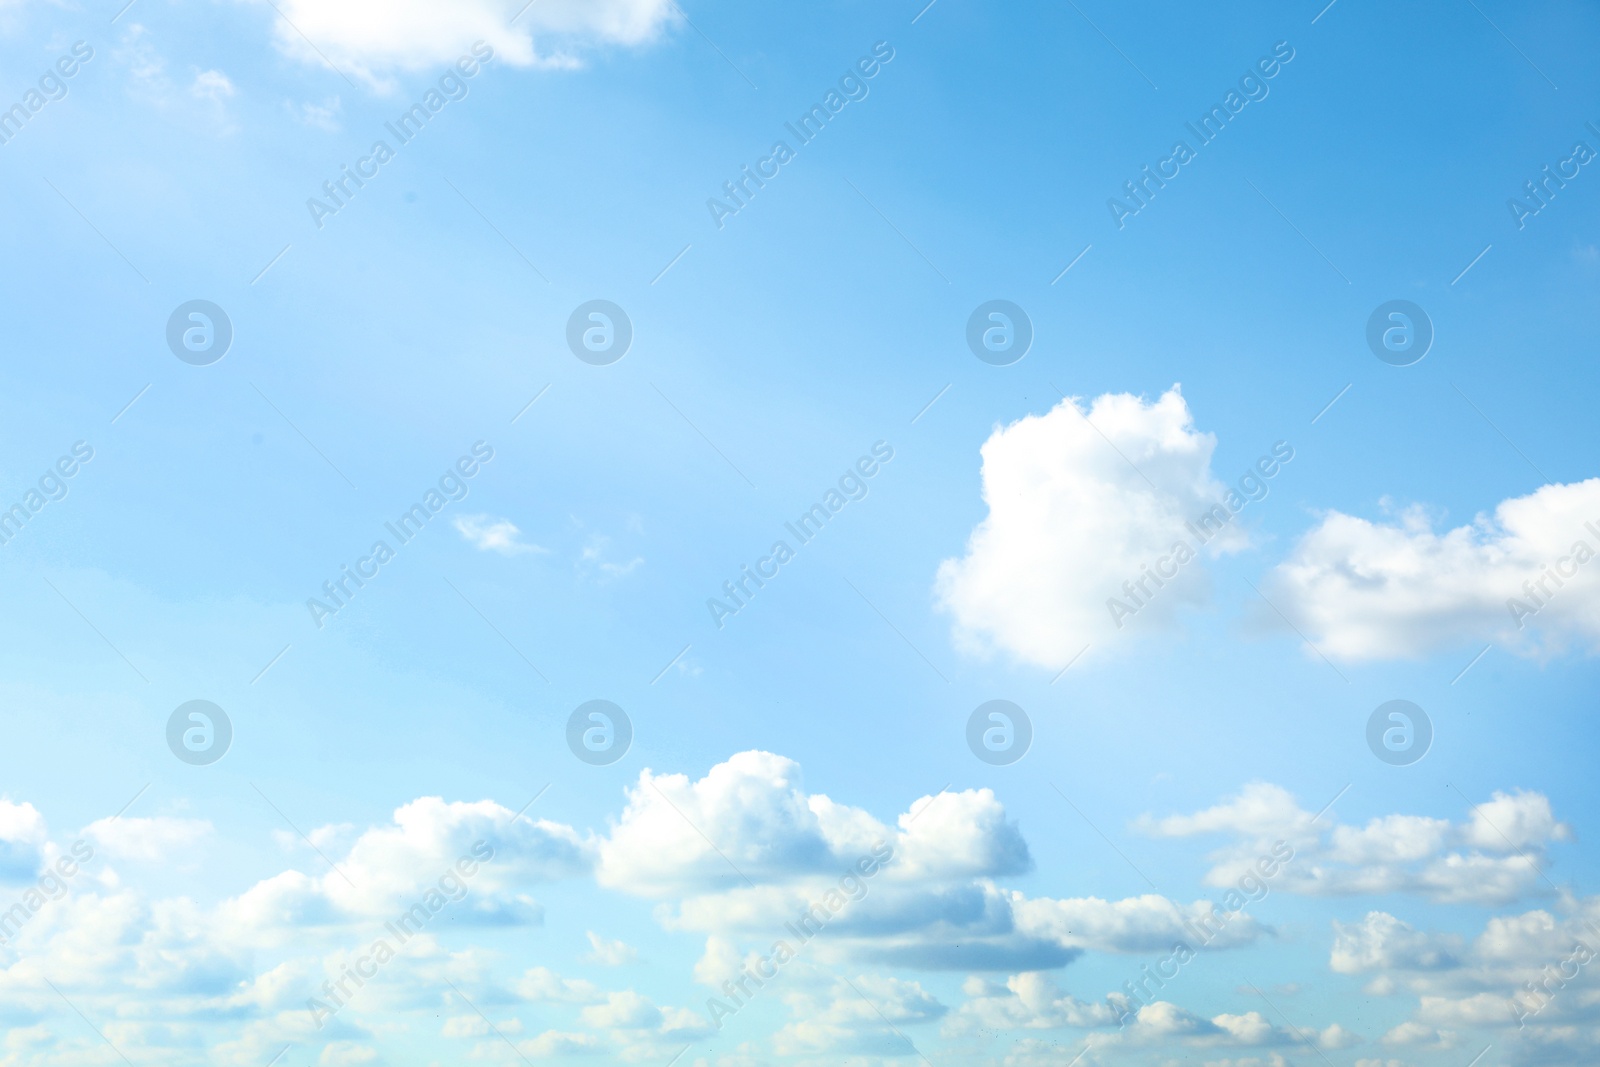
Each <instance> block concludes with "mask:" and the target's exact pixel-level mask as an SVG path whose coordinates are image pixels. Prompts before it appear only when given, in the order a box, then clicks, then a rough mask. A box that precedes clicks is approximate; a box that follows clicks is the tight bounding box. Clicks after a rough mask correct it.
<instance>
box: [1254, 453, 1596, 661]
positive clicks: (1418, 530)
mask: <svg viewBox="0 0 1600 1067" xmlns="http://www.w3.org/2000/svg"><path fill="white" fill-rule="evenodd" d="M1597 553H1600V478H1591V479H1589V480H1588V481H1584V482H1577V483H1574V484H1570V485H1561V484H1556V485H1546V486H1544V487H1542V488H1540V489H1538V490H1537V491H1535V492H1533V493H1530V494H1528V495H1527V496H1521V497H1514V498H1512V499H1510V500H1506V501H1503V502H1501V503H1500V505H1499V506H1498V507H1496V508H1495V509H1494V513H1493V514H1492V515H1479V516H1478V517H1477V518H1476V519H1474V520H1473V521H1472V522H1471V523H1469V524H1467V525H1464V526H1457V527H1455V528H1454V529H1449V530H1445V531H1443V532H1439V531H1436V530H1435V529H1434V523H1433V522H1431V521H1430V520H1429V518H1428V516H1427V514H1426V513H1425V512H1424V511H1423V510H1422V509H1420V508H1411V509H1408V510H1406V511H1404V512H1402V513H1401V514H1400V515H1399V516H1397V517H1396V518H1395V519H1393V520H1392V521H1388V522H1373V521H1371V520H1368V519H1363V518H1357V517H1355V516H1352V515H1345V514H1343V513H1341V512H1337V511H1335V512H1330V513H1329V514H1327V515H1325V516H1323V518H1322V520H1321V522H1320V523H1318V525H1317V526H1316V527H1314V528H1313V529H1312V530H1311V531H1310V532H1308V533H1307V534H1306V535H1305V536H1304V537H1302V538H1301V539H1300V542H1299V543H1298V544H1297V545H1296V546H1295V548H1294V550H1293V552H1292V553H1291V555H1290V556H1289V558H1288V559H1287V560H1285V561H1284V562H1283V563H1281V564H1279V565H1278V567H1277V568H1276V569H1275V570H1274V572H1273V574H1272V576H1271V579H1270V584H1271V587H1272V592H1271V593H1270V594H1269V595H1270V596H1271V599H1272V601H1273V603H1274V604H1276V605H1277V606H1278V607H1279V608H1280V609H1281V610H1282V611H1283V612H1284V613H1285V614H1286V615H1287V616H1288V617H1289V618H1290V619H1291V620H1292V621H1293V622H1294V624H1295V625H1296V626H1297V627H1298V628H1299V629H1300V630H1301V631H1303V632H1304V633H1305V634H1306V636H1308V637H1309V638H1310V639H1311V640H1312V642H1314V643H1315V644H1316V646H1317V647H1318V648H1319V649H1321V650H1322V652H1323V653H1324V654H1325V655H1328V656H1332V657H1335V658H1339V659H1343V660H1379V659H1397V658H1405V657H1416V656H1421V655H1424V654H1426V653H1429V652H1432V651H1434V650H1436V649H1440V648H1445V647H1451V646H1455V645H1468V646H1470V645H1472V644H1482V643H1490V642H1492V643H1495V644H1498V645H1500V646H1502V647H1504V648H1507V649H1511V650H1514V651H1518V652H1522V653H1526V654H1534V655H1550V654H1555V653H1559V652H1562V651H1566V650H1571V649H1577V650H1581V651H1583V652H1586V653H1589V654H1593V653H1594V652H1596V651H1600V563H1596V562H1595V561H1594V557H1595V555H1596V554H1597Z"/></svg>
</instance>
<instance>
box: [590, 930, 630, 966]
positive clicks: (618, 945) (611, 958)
mask: <svg viewBox="0 0 1600 1067" xmlns="http://www.w3.org/2000/svg"><path fill="white" fill-rule="evenodd" d="M587 933H588V935H589V952H588V954H587V955H586V956H584V959H586V960H588V961H589V962H590V963H598V964H600V965H601V966H604V967H621V966H623V965H624V964H628V963H632V962H634V961H635V960H637V959H638V958H639V950H638V949H636V948H634V947H633V946H632V945H630V944H628V943H626V942H624V941H607V940H606V939H605V938H603V937H601V936H600V935H599V934H597V933H595V932H594V931H593V930H589V931H587Z"/></svg>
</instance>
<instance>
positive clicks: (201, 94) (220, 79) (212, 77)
mask: <svg viewBox="0 0 1600 1067" xmlns="http://www.w3.org/2000/svg"><path fill="white" fill-rule="evenodd" d="M236 91H237V90H235V89H234V87H233V82H231V81H230V80H228V76H227V75H226V74H224V73H222V71H220V70H202V71H199V72H197V73H196V74H195V76H194V81H192V82H190V83H189V95H190V96H192V97H194V98H195V99H196V100H209V101H211V102H212V103H213V104H220V103H222V102H223V101H224V100H227V99H230V98H231V97H232V96H233V95H234V93H235V92H236Z"/></svg>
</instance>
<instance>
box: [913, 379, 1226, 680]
mask: <svg viewBox="0 0 1600 1067" xmlns="http://www.w3.org/2000/svg"><path fill="white" fill-rule="evenodd" d="M1215 448H1216V438H1215V437H1213V436H1212V435H1211V434H1209V433H1201V432H1199V431H1197V430H1196V429H1195V428H1194V420H1193V418H1192V416H1191V415H1190V413H1189V406H1188V404H1187V403H1186V402H1185V401H1184V398H1183V394H1182V392H1180V390H1179V387H1178V386H1176V385H1175V386H1173V387H1172V388H1171V389H1170V390H1169V391H1168V392H1166V393H1165V394H1163V395H1162V396H1161V398H1160V399H1158V400H1156V401H1154V402H1147V401H1145V400H1143V399H1142V398H1140V397H1136V396H1130V395H1127V394H1111V393H1107V394H1105V395H1104V396H1100V397H1098V398H1096V399H1095V400H1094V402H1093V404H1091V405H1090V406H1089V409H1088V410H1087V411H1085V410H1084V409H1083V408H1082V407H1081V406H1080V405H1079V403H1078V401H1077V400H1075V399H1066V400H1063V401H1062V402H1061V403H1060V404H1058V405H1057V406H1056V407H1055V408H1053V409H1052V410H1051V411H1049V412H1047V413H1046V414H1044V415H1030V416H1028V417H1027V418H1024V419H1021V420H1019V421H1017V422H1014V423H1012V424H1011V425H1009V426H1004V427H1001V428H999V429H996V430H995V431H994V433H993V434H991V435H990V437H989V439H988V440H987V441H986V442H984V444H983V447H982V449H981V454H982V457H983V473H982V478H983V500H984V503H985V504H986V505H987V506H988V508H989V514H988V516H987V517H986V518H985V519H984V520H983V521H982V522H981V523H979V524H978V526H977V528H976V529H974V530H973V531H972V535H971V537H970V538H969V539H968V541H967V547H966V553H965V555H964V556H962V557H961V558H959V559H947V560H945V561H944V562H943V563H942V564H940V566H939V574H938V580H937V590H936V591H937V596H938V601H939V605H940V607H941V608H942V609H943V610H944V611H946V612H948V613H949V614H950V615H951V616H953V618H954V620H955V638H956V642H957V644H958V645H959V646H960V647H962V648H963V649H965V650H967V651H970V652H975V653H979V654H985V653H988V652H991V651H993V650H1000V651H1003V652H1006V653H1008V654H1010V655H1011V656H1013V657H1015V658H1016V659H1018V660H1020V661H1023V662H1026V663H1031V664H1034V665H1036V666H1040V667H1044V668H1046V669H1050V670H1059V669H1060V668H1061V667H1062V666H1064V665H1065V664H1067V663H1069V662H1070V661H1071V660H1072V659H1073V658H1074V657H1076V656H1077V655H1078V654H1079V653H1080V652H1081V651H1082V650H1083V649H1084V648H1085V647H1087V646H1089V645H1091V644H1093V643H1095V642H1098V641H1104V640H1106V639H1107V638H1109V637H1111V636H1112V635H1114V634H1116V633H1117V631H1118V628H1119V626H1118V620H1117V619H1114V618H1113V614H1112V612H1111V610H1110V608H1109V607H1108V599H1109V598H1113V597H1115V598H1118V599H1120V600H1122V601H1123V602H1124V604H1125V605H1126V604H1127V603H1128V602H1129V601H1130V598H1131V600H1132V602H1133V603H1135V604H1137V603H1138V602H1139V601H1141V600H1143V601H1147V603H1146V605H1145V606H1144V607H1143V608H1141V609H1140V610H1139V611H1138V624H1139V625H1146V624H1150V623H1153V624H1158V625H1159V624H1161V623H1162V622H1165V621H1169V620H1170V619H1171V617H1172V615H1173V613H1174V612H1175V610H1176V609H1177V608H1178V607H1180V606H1181V605H1185V604H1195V603H1199V602H1201V601H1203V600H1204V599H1205V598H1206V596H1207V583H1206V576H1205V573H1204V571H1203V570H1202V569H1201V568H1199V567H1196V566H1193V565H1189V566H1185V567H1183V568H1182V569H1181V570H1178V571H1177V577H1176V578H1172V579H1171V580H1169V581H1167V582H1166V584H1165V586H1164V587H1161V588H1157V587H1156V586H1155V585H1153V584H1152V585H1147V586H1146V587H1145V592H1146V593H1153V594H1154V595H1153V596H1150V597H1144V596H1142V595H1141V594H1139V593H1137V592H1134V593H1132V594H1130V593H1129V592H1128V591H1127V590H1125V589H1124V583H1125V582H1137V581H1138V580H1139V579H1140V578H1141V577H1142V576H1143V573H1144V568H1145V567H1147V566H1151V565H1155V564H1156V563H1157V562H1158V560H1159V559H1161V558H1162V557H1165V556H1167V555H1168V554H1169V553H1171V552H1172V551H1173V550H1174V546H1175V544H1176V543H1178V542H1179V541H1183V542H1185V543H1186V544H1188V545H1189V551H1190V552H1193V550H1194V548H1193V546H1194V540H1193V538H1192V536H1191V535H1190V534H1189V532H1188V531H1187V530H1186V528H1185V525H1186V524H1187V523H1189V522H1191V521H1193V520H1198V519H1199V518H1200V516H1202V515H1204V514H1207V513H1208V512H1210V511H1211V509H1212V508H1213V507H1218V508H1221V509H1222V514H1223V515H1225V516H1229V518H1230V519H1231V513H1230V511H1229V509H1228V508H1226V507H1223V505H1222V502H1223V501H1224V500H1225V499H1226V498H1227V497H1228V495H1229V494H1230V492H1231V491H1230V490H1229V489H1228V487H1226V486H1224V485H1223V484H1222V483H1220V482H1219V481H1218V480H1217V479H1216V478H1215V477H1213V476H1212V473H1211V455H1212V451H1213V450H1214V449H1215ZM1234 498H1235V499H1237V500H1239V502H1240V506H1241V507H1242V506H1243V501H1242V498H1239V497H1237V494H1234ZM1235 510H1237V509H1235ZM1245 543H1246V538H1245V536H1244V535H1243V533H1242V531H1241V530H1240V529H1239V527H1238V526H1237V525H1236V524H1234V523H1232V522H1231V521H1229V522H1227V523H1225V524H1224V525H1222V527H1221V530H1220V532H1219V533H1216V534H1215V535H1214V536H1212V537H1210V538H1209V540H1208V541H1207V543H1206V544H1205V545H1204V546H1203V551H1205V552H1206V553H1209V554H1215V553H1217V552H1222V551H1230V550H1236V549H1239V548H1242V547H1243V546H1244V545H1245ZM1170 567H1171V565H1170V564H1169V569H1170ZM1120 621H1121V623H1122V624H1124V625H1127V624H1128V622H1127V619H1126V616H1120Z"/></svg>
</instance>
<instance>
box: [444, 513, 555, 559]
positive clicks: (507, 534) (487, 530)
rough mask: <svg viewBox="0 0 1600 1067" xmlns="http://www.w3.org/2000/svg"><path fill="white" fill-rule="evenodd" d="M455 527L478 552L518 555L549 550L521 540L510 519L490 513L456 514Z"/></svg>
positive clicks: (519, 531) (520, 533) (519, 533)
mask: <svg viewBox="0 0 1600 1067" xmlns="http://www.w3.org/2000/svg"><path fill="white" fill-rule="evenodd" d="M455 528H456V532H457V533H459V534H460V535H461V536H462V537H463V538H465V539H466V540H467V541H468V542H469V543H471V545H472V547H474V548H476V549H477V550H478V551H479V552H498V553H500V554H501V555H502V556H518V555H522V554H523V553H526V552H547V551H549V550H548V549H544V548H540V547H539V546H538V545H535V544H530V543H529V542H527V541H523V540H522V539H521V538H522V531H521V530H519V529H517V527H516V525H515V524H514V523H512V522H511V520H510V519H496V518H494V517H492V516H490V515H458V516H456V519H455Z"/></svg>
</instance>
